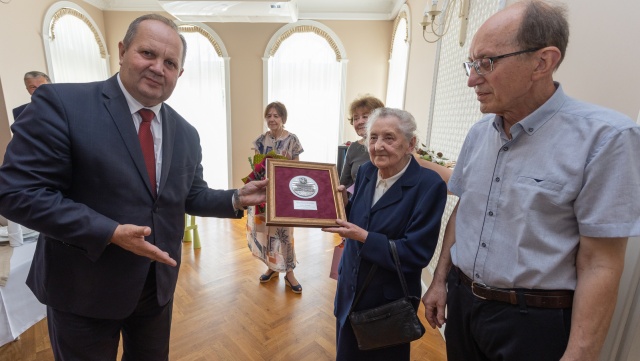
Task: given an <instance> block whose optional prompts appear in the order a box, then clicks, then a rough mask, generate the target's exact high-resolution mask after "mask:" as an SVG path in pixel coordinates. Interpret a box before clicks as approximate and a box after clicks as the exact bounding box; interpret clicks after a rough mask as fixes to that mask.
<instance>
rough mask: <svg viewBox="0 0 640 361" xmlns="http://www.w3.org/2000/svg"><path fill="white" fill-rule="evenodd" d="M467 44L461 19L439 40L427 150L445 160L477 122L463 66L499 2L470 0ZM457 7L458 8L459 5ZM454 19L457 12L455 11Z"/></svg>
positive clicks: (452, 200)
mask: <svg viewBox="0 0 640 361" xmlns="http://www.w3.org/2000/svg"><path fill="white" fill-rule="evenodd" d="M470 1H471V9H470V11H469V14H470V16H469V25H468V27H467V40H466V42H465V44H464V46H463V47H460V44H459V34H460V19H459V18H457V17H456V18H454V19H452V20H451V22H452V24H451V28H450V30H449V32H448V33H447V34H446V35H445V36H444V37H443V38H442V39H441V40H440V43H439V47H440V48H439V55H440V57H439V59H438V60H437V61H438V71H437V74H436V77H435V81H436V87H435V92H434V98H433V101H432V107H433V117H432V119H430V124H431V130H430V132H429V134H430V139H429V148H431V149H434V150H436V151H438V152H442V153H443V154H444V156H445V157H446V158H449V159H454V160H455V159H457V158H458V154H460V148H461V147H462V143H463V142H464V138H465V137H466V135H467V132H468V131H469V128H471V126H472V125H473V124H474V123H475V122H476V121H478V120H479V119H480V117H481V116H482V113H480V106H479V104H478V101H477V100H476V96H475V93H474V91H473V89H472V88H469V87H467V79H468V78H467V75H466V74H465V72H464V67H463V65H462V63H463V62H465V61H467V59H468V57H469V46H470V44H471V39H472V38H473V35H474V34H475V33H476V31H477V30H478V28H479V27H480V25H482V23H483V22H484V21H485V20H486V19H487V18H489V16H491V15H493V14H494V13H495V12H496V11H497V10H498V8H499V2H500V1H499V0H479V1H478V0H470ZM458 6H459V5H458ZM454 11H455V12H454V15H457V13H458V9H457V7H456V9H454ZM456 200H457V197H455V196H449V199H448V200H447V207H446V209H445V215H444V216H443V217H442V227H441V230H440V239H439V241H438V247H437V248H436V252H435V255H434V257H433V259H432V260H431V263H430V264H429V266H428V268H427V269H428V270H429V272H431V274H433V272H434V270H435V267H436V264H437V263H438V258H439V255H440V251H441V246H442V236H443V234H444V229H445V227H446V222H447V221H448V220H449V216H450V215H451V212H452V211H453V207H454V206H455V202H456Z"/></svg>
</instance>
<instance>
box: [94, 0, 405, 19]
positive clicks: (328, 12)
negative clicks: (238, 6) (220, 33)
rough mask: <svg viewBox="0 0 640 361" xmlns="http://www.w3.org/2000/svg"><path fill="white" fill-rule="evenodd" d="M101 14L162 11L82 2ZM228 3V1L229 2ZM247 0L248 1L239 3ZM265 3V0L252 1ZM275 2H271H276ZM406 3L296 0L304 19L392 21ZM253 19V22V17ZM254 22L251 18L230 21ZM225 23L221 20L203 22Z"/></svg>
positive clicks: (143, 1) (147, 4)
mask: <svg viewBox="0 0 640 361" xmlns="http://www.w3.org/2000/svg"><path fill="white" fill-rule="evenodd" d="M83 1H84V2H85V3H88V4H90V5H93V6H95V7H97V8H99V9H100V10H103V11H148V12H160V11H165V10H164V9H163V7H162V6H161V5H160V2H159V1H158V0H83ZM230 1H231V0H230ZM241 1H248V0H241ZM253 1H267V0H253ZM277 1H278V0H274V2H277ZM405 3H406V0H297V4H298V18H299V19H308V20H380V21H389V20H394V19H395V18H396V16H397V15H398V12H399V11H400V8H401V7H402V5H404V4H405ZM253 19H256V18H255V17H254V18H253ZM232 20H233V21H237V22H254V20H252V18H251V17H248V16H247V17H245V18H244V19H242V18H236V19H232ZM217 21H222V22H225V21H226V20H224V19H222V20H221V19H218V20H216V21H213V20H212V21H206V22H217Z"/></svg>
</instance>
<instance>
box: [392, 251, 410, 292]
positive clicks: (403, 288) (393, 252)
mask: <svg viewBox="0 0 640 361" xmlns="http://www.w3.org/2000/svg"><path fill="white" fill-rule="evenodd" d="M389 246H390V247H391V254H392V255H393V260H394V261H395V263H396V271H397V272H398V278H400V283H401V284H402V290H403V291H404V297H409V289H408V288H407V281H405V279H404V274H403V273H402V270H401V267H400V257H398V249H397V248H396V243H395V242H394V241H391V240H389Z"/></svg>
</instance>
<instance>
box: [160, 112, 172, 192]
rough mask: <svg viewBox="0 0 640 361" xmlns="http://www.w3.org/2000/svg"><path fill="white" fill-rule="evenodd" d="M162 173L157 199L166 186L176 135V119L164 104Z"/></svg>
mask: <svg viewBox="0 0 640 361" xmlns="http://www.w3.org/2000/svg"><path fill="white" fill-rule="evenodd" d="M160 112H161V113H162V171H161V174H160V189H158V197H160V194H161V193H162V190H163V189H164V185H165V184H167V178H168V177H169V169H170V168H171V160H172V159H173V149H174V147H173V143H174V141H175V135H176V119H175V118H174V117H173V112H171V111H169V110H168V108H167V106H166V105H165V104H162V109H161V110H160Z"/></svg>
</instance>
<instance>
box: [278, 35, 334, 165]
mask: <svg viewBox="0 0 640 361" xmlns="http://www.w3.org/2000/svg"><path fill="white" fill-rule="evenodd" d="M268 66H269V71H268V94H267V98H268V101H269V102H272V101H276V100H277V101H280V102H282V103H284V105H285V106H286V107H287V111H288V113H289V114H288V118H287V124H286V125H285V129H287V130H289V131H290V132H292V133H294V134H295V135H297V136H298V138H299V139H300V142H301V143H302V147H303V148H304V153H302V155H301V156H300V159H301V160H304V161H312V162H323V163H335V160H336V152H337V144H338V137H339V126H340V99H341V97H342V76H343V74H342V64H341V63H340V62H339V61H337V60H336V53H335V51H334V50H333V49H332V48H331V46H330V45H329V43H328V42H327V40H326V39H324V38H323V37H321V36H319V35H317V34H315V33H312V32H303V33H294V34H292V35H291V36H289V37H288V38H287V39H285V40H284V41H283V42H282V43H281V45H280V47H279V48H278V50H277V52H276V53H275V55H274V56H273V57H271V58H270V59H269V63H268Z"/></svg>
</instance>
